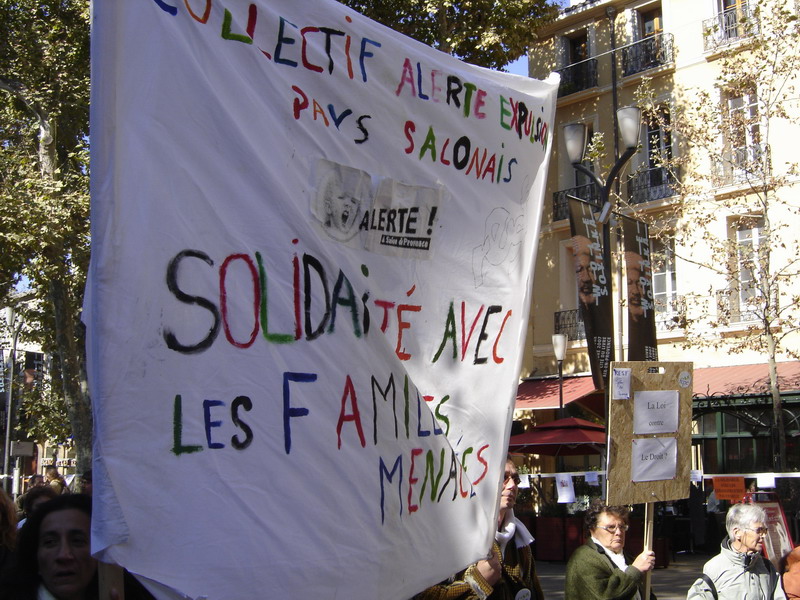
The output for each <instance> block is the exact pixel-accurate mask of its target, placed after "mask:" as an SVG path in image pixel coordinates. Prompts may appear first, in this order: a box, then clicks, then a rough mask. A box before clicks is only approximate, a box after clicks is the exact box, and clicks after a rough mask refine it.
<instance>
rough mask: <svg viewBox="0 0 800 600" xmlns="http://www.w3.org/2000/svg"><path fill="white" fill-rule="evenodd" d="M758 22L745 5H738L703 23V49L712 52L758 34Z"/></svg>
mask: <svg viewBox="0 0 800 600" xmlns="http://www.w3.org/2000/svg"><path fill="white" fill-rule="evenodd" d="M759 30H760V28H759V25H758V21H757V20H756V19H755V17H754V16H753V12H752V10H751V9H750V7H749V6H748V5H747V4H739V5H737V6H733V7H731V8H728V9H726V10H724V11H721V12H720V13H718V14H717V15H716V16H714V17H711V18H710V19H705V20H704V21H703V47H704V48H705V51H706V52H711V51H714V50H716V49H718V48H720V47H722V46H727V45H729V44H733V43H735V42H738V41H739V40H741V39H744V38H748V37H751V36H754V35H757V34H758V33H759Z"/></svg>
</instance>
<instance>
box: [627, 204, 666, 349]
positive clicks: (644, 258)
mask: <svg viewBox="0 0 800 600" xmlns="http://www.w3.org/2000/svg"><path fill="white" fill-rule="evenodd" d="M622 236H623V239H624V248H625V280H626V282H627V287H626V290H627V291H626V298H627V301H626V304H627V306H628V354H627V360H658V344H657V341H656V311H655V302H654V297H653V267H652V262H651V259H650V237H649V235H648V229H647V224H646V223H642V222H641V221H637V220H636V219H630V218H628V217H622Z"/></svg>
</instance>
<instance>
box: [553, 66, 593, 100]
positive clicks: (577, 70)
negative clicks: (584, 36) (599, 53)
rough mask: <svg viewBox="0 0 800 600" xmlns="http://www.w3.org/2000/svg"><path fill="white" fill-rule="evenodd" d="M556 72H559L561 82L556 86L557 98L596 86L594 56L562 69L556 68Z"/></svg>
mask: <svg viewBox="0 0 800 600" xmlns="http://www.w3.org/2000/svg"><path fill="white" fill-rule="evenodd" d="M557 72H558V73H560V74H561V83H560V84H559V86H558V97H559V98H561V97H562V96H569V95H570V94H574V93H575V92H582V91H583V90H588V89H589V88H593V87H597V59H596V58H590V59H587V60H582V61H581V62H579V63H575V64H574V65H569V66H568V67H564V68H563V69H557Z"/></svg>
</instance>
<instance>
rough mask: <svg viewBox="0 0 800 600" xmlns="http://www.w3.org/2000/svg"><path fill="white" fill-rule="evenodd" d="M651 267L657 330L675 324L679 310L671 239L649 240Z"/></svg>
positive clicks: (673, 248)
mask: <svg viewBox="0 0 800 600" xmlns="http://www.w3.org/2000/svg"><path fill="white" fill-rule="evenodd" d="M650 245H651V247H652V252H651V254H650V256H651V259H652V265H653V300H654V302H655V308H656V323H657V324H658V327H659V329H661V328H669V326H670V325H673V324H674V323H676V322H677V321H676V319H677V318H678V316H679V314H680V312H681V309H680V306H679V298H678V277H677V273H676V271H675V241H674V240H673V239H672V238H669V239H666V240H662V239H658V238H655V239H651V240H650Z"/></svg>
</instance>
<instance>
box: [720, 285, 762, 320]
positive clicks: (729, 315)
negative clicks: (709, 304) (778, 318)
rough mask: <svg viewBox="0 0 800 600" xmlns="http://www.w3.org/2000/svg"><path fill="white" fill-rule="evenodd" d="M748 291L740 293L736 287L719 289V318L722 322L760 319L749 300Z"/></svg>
mask: <svg viewBox="0 0 800 600" xmlns="http://www.w3.org/2000/svg"><path fill="white" fill-rule="evenodd" d="M747 296H748V293H747V292H746V291H745V292H743V293H740V291H739V290H738V289H736V288H726V289H721V290H717V319H718V320H719V321H720V322H721V323H728V324H735V323H753V322H754V321H758V313H757V311H755V310H753V309H752V308H751V307H750V306H749V305H748V301H747Z"/></svg>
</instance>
